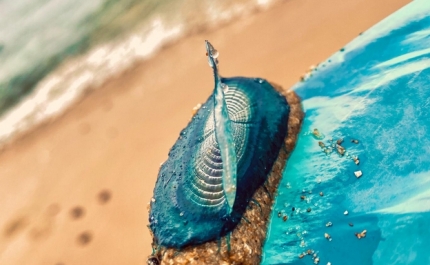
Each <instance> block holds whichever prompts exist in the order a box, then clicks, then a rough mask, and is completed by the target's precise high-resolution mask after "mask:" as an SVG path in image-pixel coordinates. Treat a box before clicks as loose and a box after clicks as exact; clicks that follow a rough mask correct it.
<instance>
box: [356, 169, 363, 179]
mask: <svg viewBox="0 0 430 265" xmlns="http://www.w3.org/2000/svg"><path fill="white" fill-rule="evenodd" d="M354 174H355V176H356V177H357V178H359V177H361V176H362V175H363V172H361V170H359V171H355V172H354Z"/></svg>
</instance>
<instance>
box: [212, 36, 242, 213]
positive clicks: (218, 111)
mask: <svg viewBox="0 0 430 265" xmlns="http://www.w3.org/2000/svg"><path fill="white" fill-rule="evenodd" d="M206 50H207V55H208V60H209V65H210V66H211V67H212V69H213V71H214V78H215V89H214V109H215V111H214V120H215V136H216V140H217V142H218V145H219V148H220V151H221V159H222V164H223V169H222V183H223V189H224V194H225V196H226V198H227V203H228V205H229V214H230V213H231V211H232V209H233V205H234V201H235V199H236V185H237V161H236V151H235V147H234V141H233V133H232V129H231V128H232V127H231V121H230V118H229V116H228V110H227V104H226V101H225V98H224V92H223V88H224V87H225V85H224V84H222V83H221V80H220V76H219V74H218V60H217V57H218V52H217V51H216V50H215V48H214V47H213V46H212V44H210V43H209V42H208V41H206Z"/></svg>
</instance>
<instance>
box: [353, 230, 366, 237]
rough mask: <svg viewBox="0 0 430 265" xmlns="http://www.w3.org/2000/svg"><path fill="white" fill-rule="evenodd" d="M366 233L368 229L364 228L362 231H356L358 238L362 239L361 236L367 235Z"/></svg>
mask: <svg viewBox="0 0 430 265" xmlns="http://www.w3.org/2000/svg"><path fill="white" fill-rule="evenodd" d="M366 233H367V230H363V232H361V233H355V236H356V237H357V238H358V239H361V238H364V237H366Z"/></svg>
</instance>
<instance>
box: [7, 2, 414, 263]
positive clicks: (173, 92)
mask: <svg viewBox="0 0 430 265" xmlns="http://www.w3.org/2000/svg"><path fill="white" fill-rule="evenodd" d="M408 2H409V1H407V0H381V1H373V0H354V1H342V0H330V1H311V0H294V1H293V0H290V1H285V2H283V3H281V4H279V5H277V6H275V7H274V8H271V9H269V10H267V11H262V12H257V13H256V14H254V15H252V16H249V17H246V18H242V19H240V20H237V21H233V22H232V23H230V24H228V25H224V26H222V27H220V28H218V29H217V30H215V31H209V32H200V33H195V34H193V35H190V36H188V37H186V38H183V39H181V40H180V41H178V42H177V43H175V44H174V45H170V46H168V47H166V48H164V49H163V50H162V51H160V52H159V53H158V54H156V55H155V56H154V57H153V58H151V59H149V60H147V61H145V62H142V63H139V64H136V65H135V66H134V67H133V68H132V69H130V70H129V71H127V72H125V73H123V74H121V75H120V76H117V77H115V78H112V80H110V81H108V82H106V83H105V84H104V85H103V86H102V87H101V88H98V89H96V90H94V91H93V92H91V93H89V94H88V95H87V96H86V97H85V98H84V99H82V100H81V101H80V102H79V103H78V104H76V105H75V106H74V107H73V108H72V109H70V110H69V111H67V112H66V113H65V114H64V115H63V116H62V117H60V118H58V119H57V120H56V121H53V122H51V123H49V124H45V125H43V126H41V127H39V128H37V129H35V130H34V131H33V132H31V133H29V134H27V135H26V136H24V137H22V138H20V139H19V140H17V141H16V142H14V143H13V144H11V145H9V146H8V147H6V148H5V150H3V152H2V153H1V154H0V205H1V206H2V207H1V208H0V216H1V217H2V218H1V219H0V263H1V264H2V265H8V264H20V265H21V264H23V265H26V264H31V265H39V264H40V265H41V264H44V265H46V264H53V265H59V264H62V265H69V264H76V265H85V264H92V265H94V264H97V265H98V264H100V265H110V264H112V265H114V264H115V265H117V264H145V260H146V257H147V256H148V255H149V254H150V253H151V246H150V243H151V238H150V234H149V231H148V228H147V224H148V221H147V220H148V213H147V203H148V202H149V200H150V198H151V196H152V190H153V187H154V183H155V180H156V177H157V172H158V167H159V165H160V163H161V162H162V161H164V160H165V159H166V158H167V153H168V150H169V148H170V147H171V146H172V145H173V143H174V142H175V140H176V138H177V137H178V135H179V132H180V130H181V129H182V128H183V127H185V126H186V124H187V122H188V121H189V119H190V117H191V110H192V108H193V107H194V106H195V105H196V104H197V103H199V102H204V101H205V100H206V99H207V97H208V96H209V95H210V94H211V92H212V89H213V80H212V73H211V69H210V68H209V66H208V64H207V59H206V57H205V48H204V40H205V39H208V40H210V41H211V42H212V43H213V44H214V46H215V47H216V48H217V49H218V51H219V52H220V57H219V60H220V72H221V74H222V75H223V76H233V75H234V76H238V75H242V76H250V77H264V78H266V79H268V80H270V81H273V82H276V83H278V84H280V85H281V86H283V87H284V88H288V87H290V86H291V85H293V84H294V83H295V82H297V81H298V80H299V78H300V75H301V74H302V73H304V72H305V71H306V70H307V69H308V68H309V66H310V65H313V64H317V63H318V62H320V61H322V60H324V59H325V58H327V57H328V56H329V55H331V54H332V53H333V52H335V51H337V50H339V49H340V48H342V46H343V45H345V44H346V43H347V42H349V41H350V40H352V39H353V38H354V37H356V36H357V35H358V34H359V33H360V32H362V31H365V30H366V29H368V28H369V27H371V26H372V25H374V24H375V23H377V22H378V21H380V20H381V19H383V18H385V17H386V16H388V15H389V14H391V13H393V12H394V11H395V10H397V9H399V8H400V7H402V6H403V5H405V4H407V3H408Z"/></svg>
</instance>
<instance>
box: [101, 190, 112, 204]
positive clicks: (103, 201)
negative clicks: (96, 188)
mask: <svg viewBox="0 0 430 265" xmlns="http://www.w3.org/2000/svg"><path fill="white" fill-rule="evenodd" d="M111 197H112V193H111V192H110V191H109V190H102V191H100V192H99V194H98V196H97V198H98V201H99V203H100V204H106V203H107V202H109V200H110V199H111Z"/></svg>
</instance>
